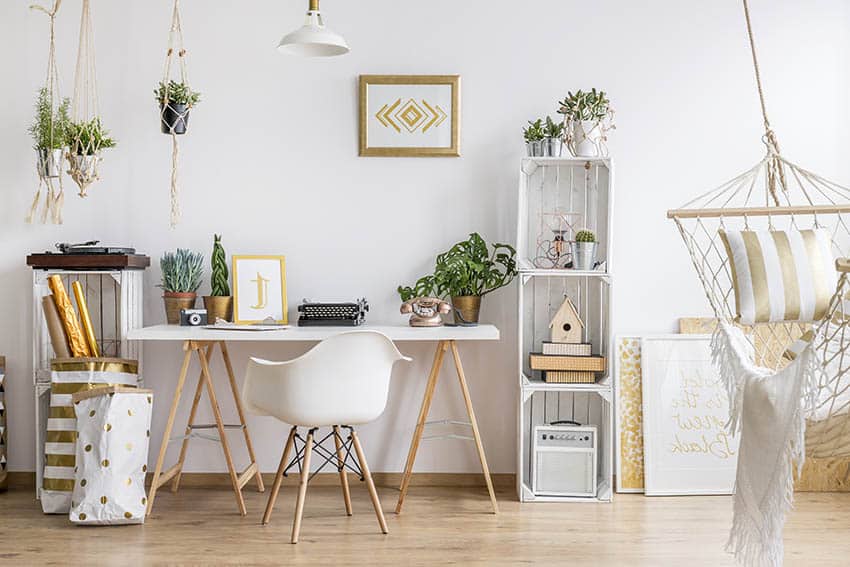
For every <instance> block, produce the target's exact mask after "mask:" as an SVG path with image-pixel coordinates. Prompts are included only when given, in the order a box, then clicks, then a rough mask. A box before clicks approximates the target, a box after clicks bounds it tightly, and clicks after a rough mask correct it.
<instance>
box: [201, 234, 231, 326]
mask: <svg viewBox="0 0 850 567" xmlns="http://www.w3.org/2000/svg"><path fill="white" fill-rule="evenodd" d="M210 266H211V267H212V272H211V274H210V288H211V291H210V295H205V296H204V308H205V309H206V310H207V320H208V321H209V322H210V323H213V324H214V323H216V322H217V321H218V320H219V319H221V320H223V321H228V322H229V321H232V320H233V296H232V295H230V285H229V284H228V282H227V276H228V272H227V256H226V255H225V253H224V247H223V246H222V245H221V235H219V234H215V235H213V250H212V256H211V257H210Z"/></svg>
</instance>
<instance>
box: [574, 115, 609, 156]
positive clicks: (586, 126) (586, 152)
mask: <svg viewBox="0 0 850 567" xmlns="http://www.w3.org/2000/svg"><path fill="white" fill-rule="evenodd" d="M572 126H573V147H572V150H573V152H574V153H575V155H576V157H599V155H600V151H599V141H600V139H601V138H602V126H601V125H600V124H599V122H596V121H590V120H582V121H580V122H579V121H577V122H573V125H572Z"/></svg>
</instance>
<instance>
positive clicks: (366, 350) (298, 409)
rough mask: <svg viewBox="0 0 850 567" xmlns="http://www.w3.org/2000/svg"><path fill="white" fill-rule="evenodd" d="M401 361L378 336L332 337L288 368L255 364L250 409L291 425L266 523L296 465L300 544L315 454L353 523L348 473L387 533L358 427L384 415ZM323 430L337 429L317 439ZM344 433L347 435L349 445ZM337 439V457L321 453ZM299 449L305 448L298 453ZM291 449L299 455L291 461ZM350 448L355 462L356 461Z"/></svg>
mask: <svg viewBox="0 0 850 567" xmlns="http://www.w3.org/2000/svg"><path fill="white" fill-rule="evenodd" d="M399 360H406V361H410V360H411V359H410V358H408V357H406V356H404V355H402V354H401V353H400V352H399V351H398V349H397V348H396V346H395V344H393V342H392V341H391V340H390V338H389V337H387V336H386V335H384V334H383V333H379V332H377V331H351V332H345V333H341V334H339V335H334V336H332V337H329V338H327V339H325V340H324V341H322V342H320V343H319V344H317V345H316V346H315V347H313V348H312V349H310V350H309V351H308V352H307V353H305V354H304V355H302V356H300V357H298V358H295V359H293V360H289V361H286V362H270V361H268V360H261V359H258V358H251V359H250V361H249V362H248V371H247V374H246V376H245V385H244V387H243V389H242V398H243V400H244V403H245V406H246V407H247V408H248V409H249V411H251V412H253V413H256V414H260V415H270V416H273V417H276V418H277V419H279V420H281V421H283V422H285V423H289V424H292V429H290V431H289V437H288V438H287V440H286V445H285V447H284V449H283V455H282V456H281V459H280V465H279V466H278V469H277V475H276V476H275V480H274V486H273V487H272V490H271V494H269V501H268V504H267V505H266V512H265V514H264V515H263V524H267V523H268V522H269V518H270V517H271V513H272V510H273V509H274V504H275V500H277V494H278V492H279V490H280V484H281V481H282V480H283V476H284V474H286V471H288V470H289V469H290V468H292V467H296V466H297V467H298V470H299V471H300V474H301V482H300V484H299V487H298V499H297V501H296V505H295V520H294V521H293V523H292V543H298V534H299V532H300V530H301V516H302V513H303V511H304V498H305V496H306V494H307V483H308V482H309V480H310V478H311V474H310V457H311V455H312V454H313V452H316V453H317V454H318V455H319V458H323V459H325V460H324V462H323V463H322V465H321V466H320V467H319V468H318V470H317V471H316V472H314V473H313V474H316V473H318V472H319V471H320V470H321V469H322V468H324V467H325V466H326V465H327V464H328V463H329V462H330V461H331V460H335V461H336V468H337V470H338V471H339V478H340V482H341V483H342V493H343V497H344V498H345V511H346V513H347V514H348V515H349V516H350V515H351V513H352V511H351V496H350V494H349V491H348V476H347V474H346V472H345V470H346V468H347V469H349V470H351V471H353V472H355V473H356V474H357V475H358V476H360V478H361V480H365V481H366V485H367V486H368V488H369V495H370V496H371V498H372V505H373V506H374V507H375V514H376V515H377V517H378V523H379V524H380V526H381V531H382V532H383V533H387V523H386V521H385V520H384V514H383V512H382V511H381V503H380V501H379V500H378V493H377V492H376V491H375V484H374V482H373V481H372V476H371V474H370V473H369V466H368V465H367V464H366V457H365V456H364V454H363V449H362V447H361V446H360V441H359V439H358V438H357V433H356V432H355V431H354V427H353V426H354V425H359V424H362V423H367V422H369V421H372V420H374V419H376V418H377V417H378V416H380V415H381V413H382V412H383V411H384V408H385V407H386V404H387V394H388V393H389V386H390V375H391V372H392V367H393V364H395V363H396V362H397V361H399ZM299 426H303V427H307V428H308V431H307V438H306V440H304V439H302V438H301V436H300V435H299V433H298V427H299ZM319 427H331V428H332V429H331V432H330V433H328V434H327V435H326V436H324V437H322V438H320V439H319V440H316V431H317V429H318V428H319ZM341 428H344V429H346V430H348V435H347V436H346V437H345V438H344V437H343V435H342V433H341ZM331 437H333V440H334V445H335V447H334V450H333V451H331V450H328V449H326V448H325V447H323V446H322V443H323V442H324V441H327V440H328V439H330V438H331ZM299 444H301V447H298V445H299ZM293 447H295V456H294V457H293V459H292V461H291V462H288V459H289V454H290V452H291V451H292V448H293ZM352 447H353V448H354V452H355V453H356V456H357V458H356V460H355V459H354V458H353V456H352V455H351V449H352Z"/></svg>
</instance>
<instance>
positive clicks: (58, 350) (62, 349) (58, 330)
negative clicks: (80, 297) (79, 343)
mask: <svg viewBox="0 0 850 567" xmlns="http://www.w3.org/2000/svg"><path fill="white" fill-rule="evenodd" d="M41 307H42V310H43V311H44V320H45V322H46V323H47V333H48V334H49V335H50V344H52V345H53V354H55V355H56V357H55V358H71V349H69V348H68V339H66V338H65V330H64V329H63V328H62V320H61V319H60V318H59V312H58V311H57V310H56V304H55V303H53V296H52V295H50V294H48V295H45V296H44V297H42V298H41Z"/></svg>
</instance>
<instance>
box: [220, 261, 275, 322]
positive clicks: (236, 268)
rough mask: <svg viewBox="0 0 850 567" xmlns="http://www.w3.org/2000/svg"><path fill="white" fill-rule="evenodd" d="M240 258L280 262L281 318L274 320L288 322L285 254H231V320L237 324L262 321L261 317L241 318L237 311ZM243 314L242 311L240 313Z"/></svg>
mask: <svg viewBox="0 0 850 567" xmlns="http://www.w3.org/2000/svg"><path fill="white" fill-rule="evenodd" d="M241 260H277V261H278V262H279V264H280V297H281V305H282V306H283V318H282V319H278V320H277V321H276V322H277V323H280V324H282V325H286V324H288V322H289V314H288V310H289V307H288V304H287V302H286V256H273V255H263V254H260V255H256V254H254V255H250V254H249V255H239V254H234V255H233V256H231V270H230V272H231V273H232V274H233V322H234V323H236V324H238V325H250V324H256V323H262V321H263V320H262V319H243V318H242V317H241V316H240V313H239V262H240V261H241ZM242 316H244V313H243V314H242Z"/></svg>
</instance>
